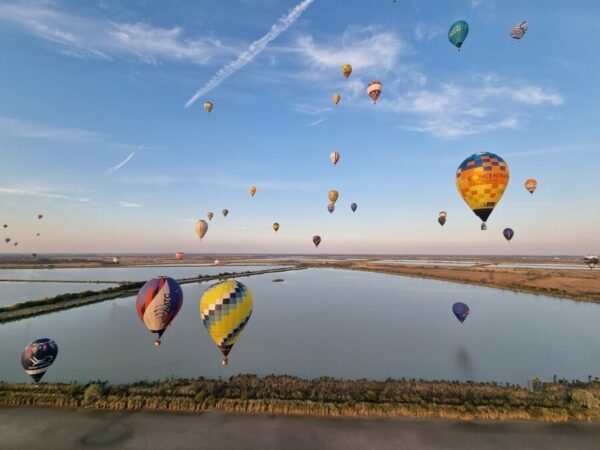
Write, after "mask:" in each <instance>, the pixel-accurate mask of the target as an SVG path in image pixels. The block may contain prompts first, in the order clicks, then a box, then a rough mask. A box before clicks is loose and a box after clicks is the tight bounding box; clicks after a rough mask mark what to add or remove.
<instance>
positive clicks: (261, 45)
mask: <svg viewBox="0 0 600 450" xmlns="http://www.w3.org/2000/svg"><path fill="white" fill-rule="evenodd" d="M313 2H314V0H303V1H302V2H300V3H299V4H298V5H296V6H295V7H294V8H292V10H290V11H289V12H288V13H287V14H286V15H285V16H283V17H281V18H280V19H279V20H278V21H277V22H276V23H275V24H274V25H273V26H272V27H271V29H270V30H269V32H268V33H267V34H265V35H264V36H263V37H261V38H260V39H258V40H256V41H254V42H253V43H252V44H251V45H250V47H248V49H247V50H246V51H245V52H243V53H242V54H241V55H239V56H238V57H237V59H236V60H234V61H232V62H230V63H229V64H227V65H226V66H225V67H223V68H222V69H220V70H219V71H218V72H217V73H216V74H215V75H214V76H213V77H212V78H211V79H210V80H209V81H208V82H207V83H206V84H205V85H204V86H203V87H202V88H200V89H199V90H198V91H197V92H196V93H195V94H194V95H193V96H192V97H191V98H190V99H189V100H188V101H187V103H186V104H185V106H186V107H188V106H190V105H192V104H193V103H194V102H195V101H197V100H198V99H199V98H200V97H202V96H203V95H205V94H207V93H208V92H210V91H212V90H213V89H214V88H216V87H217V86H218V85H219V84H221V83H222V82H223V81H225V80H226V79H227V78H229V77H230V76H231V75H233V74H234V73H235V72H237V71H238V70H240V69H241V68H242V67H244V66H245V65H246V64H248V63H249V62H250V61H252V60H253V59H254V58H255V57H256V55H258V54H259V53H261V52H262V51H263V50H264V49H265V48H267V45H269V43H270V42H271V41H273V40H274V39H276V38H277V37H278V36H279V35H280V34H281V33H283V32H284V31H285V30H287V29H288V28H289V27H290V26H291V25H293V24H294V22H296V21H297V20H298V19H299V18H300V16H301V15H302V13H303V12H304V11H305V10H306V8H308V7H309V6H310V5H311V3H313Z"/></svg>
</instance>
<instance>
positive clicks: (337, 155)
mask: <svg viewBox="0 0 600 450" xmlns="http://www.w3.org/2000/svg"><path fill="white" fill-rule="evenodd" d="M329 159H330V160H331V162H332V163H333V165H334V166H335V165H336V164H337V163H338V162H339V160H340V152H331V153H330V154H329Z"/></svg>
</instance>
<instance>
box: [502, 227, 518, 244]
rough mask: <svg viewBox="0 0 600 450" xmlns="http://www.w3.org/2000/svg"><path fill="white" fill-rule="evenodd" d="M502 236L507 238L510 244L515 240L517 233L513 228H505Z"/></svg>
mask: <svg viewBox="0 0 600 450" xmlns="http://www.w3.org/2000/svg"><path fill="white" fill-rule="evenodd" d="M502 234H503V235H504V237H505V238H506V240H507V241H508V242H510V240H511V239H512V238H513V236H514V235H515V232H514V231H513V229H512V228H505V229H504V231H503V232H502Z"/></svg>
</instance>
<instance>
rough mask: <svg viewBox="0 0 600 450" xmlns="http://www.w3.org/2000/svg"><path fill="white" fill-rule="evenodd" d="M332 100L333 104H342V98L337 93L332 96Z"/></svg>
mask: <svg viewBox="0 0 600 450" xmlns="http://www.w3.org/2000/svg"><path fill="white" fill-rule="evenodd" d="M331 98H332V99H333V103H334V104H336V105H337V104H338V103H339V102H340V100H341V99H342V96H341V95H340V94H338V93H335V94H333V95H332V97H331Z"/></svg>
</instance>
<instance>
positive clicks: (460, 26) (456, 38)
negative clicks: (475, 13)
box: [448, 20, 469, 50]
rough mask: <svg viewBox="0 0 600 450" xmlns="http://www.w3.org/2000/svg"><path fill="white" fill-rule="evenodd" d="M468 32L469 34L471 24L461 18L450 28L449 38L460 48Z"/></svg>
mask: <svg viewBox="0 0 600 450" xmlns="http://www.w3.org/2000/svg"><path fill="white" fill-rule="evenodd" d="M467 34H469V24H468V23H467V22H465V21H464V20H459V21H458V22H454V23H453V24H452V26H451V27H450V29H449V30H448V40H449V41H450V42H451V43H452V45H454V46H455V47H456V48H458V49H459V50H460V47H462V45H463V42H464V41H465V39H466V38H467Z"/></svg>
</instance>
